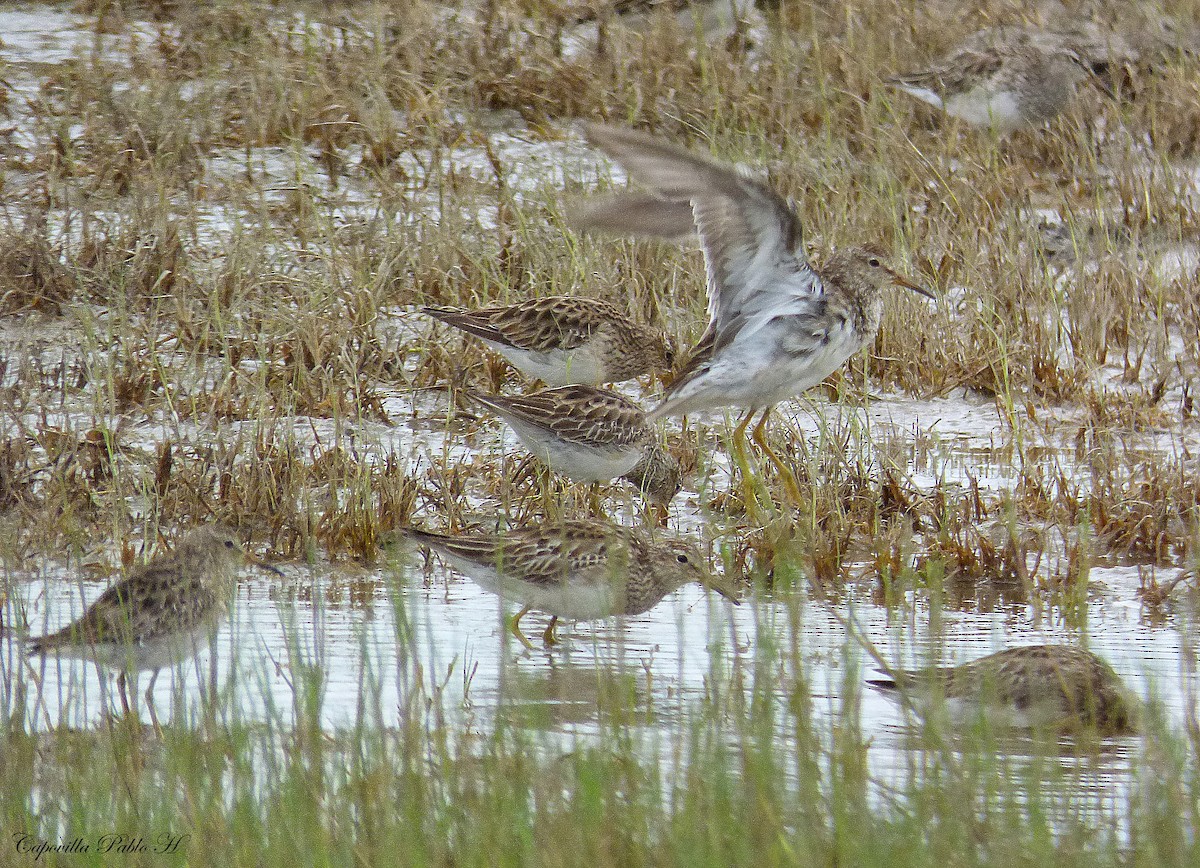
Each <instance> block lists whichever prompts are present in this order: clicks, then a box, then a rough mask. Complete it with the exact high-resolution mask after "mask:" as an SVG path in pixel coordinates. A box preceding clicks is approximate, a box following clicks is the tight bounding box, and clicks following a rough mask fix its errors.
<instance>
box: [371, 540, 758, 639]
mask: <svg viewBox="0 0 1200 868" xmlns="http://www.w3.org/2000/svg"><path fill="white" fill-rule="evenodd" d="M396 537H403V538H407V539H411V540H412V541H414V542H416V543H417V544H419V545H422V546H425V547H427V548H429V549H431V550H433V551H435V552H437V553H438V555H439V556H441V557H442V558H443V559H444V560H445V561H446V562H447V563H449V564H450V565H451V566H452V567H454V568H455V569H456V570H459V571H460V572H462V573H464V574H466V575H467V576H469V577H470V578H472V579H473V580H474V581H475V582H476V584H478V585H479V586H480V587H481V588H483V589H484V590H485V591H490V592H492V593H493V594H498V595H499V596H500V597H501V598H502V599H504V600H513V601H514V602H518V603H520V604H522V608H521V611H520V612H518V613H517V615H516V616H515V617H513V618H512V619H511V621H509V630H510V631H511V632H512V634H513V635H514V636H516V637H517V639H518V640H519V641H520V642H521V644H522V645H524V646H525V647H526V648H529V649H531V650H532V647H533V646H532V645H531V643H530V642H529V640H528V639H527V638H525V634H524V633H522V632H521V618H523V617H524V616H525V614H526V613H527V612H529V611H531V610H533V609H537V610H538V611H541V612H547V613H549V614H550V623H549V625H548V626H547V627H546V630H545V632H544V633H543V634H542V640H543V641H544V642H545V644H547V645H553V644H554V643H555V642H556V641H557V640H556V639H555V636H554V627H555V625H556V624H557V623H558V619H559V618H572V619H575V620H580V621H587V620H592V619H594V618H607V617H609V616H610V615H640V614H641V613H643V612H647V611H649V610H650V609H652V608H654V607H655V606H657V605H658V604H659V603H660V602H661V601H662V599H663V597H665V596H666V595H667V594H669V593H671V592H672V591H675V590H676V589H678V588H681V587H683V586H684V585H686V584H688V583H689V582H698V583H700V584H701V585H703V586H704V587H706V588H711V589H712V590H715V591H717V592H718V593H720V594H722V595H723V596H725V597H728V598H729V599H730V600H732V601H733V602H734V603H737V602H738V597H737V592H736V591H735V590H734V589H733V588H731V587H729V586H728V585H726V584H725V583H724V582H723V581H722V580H720V579H719V578H717V577H715V576H713V575H711V574H710V573H709V571H708V569H707V566H706V564H705V562H704V559H703V557H702V556H701V554H700V552H699V550H698V549H697V548H696V547H695V546H694V545H692V544H691V543H688V542H684V541H683V540H678V539H670V538H665V539H658V540H652V539H650V537H648V536H647V535H645V534H644V533H642V532H641V531H638V530H635V529H633V528H627V527H617V526H613V525H607V524H603V523H601V522H596V521H574V520H573V521H563V522H557V523H550V524H544V525H541V526H537V527H523V528H515V529H513V530H509V531H507V532H505V533H504V534H503V535H500V536H493V535H476V534H458V535H449V534H439V533H430V532H429V531H424V530H419V529H417V528H402V529H399V530H397V531H394V532H393V533H392V534H391V535H390V536H389V537H386V538H385V539H384V540H383V544H384V545H385V546H386V545H389V544H390V543H391V542H393V541H394V540H395V538H396Z"/></svg>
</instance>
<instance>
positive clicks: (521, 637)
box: [508, 606, 533, 651]
mask: <svg viewBox="0 0 1200 868" xmlns="http://www.w3.org/2000/svg"><path fill="white" fill-rule="evenodd" d="M532 608H533V607H532V606H526V607H525V608H524V609H522V610H521V611H519V612H517V614H515V615H513V618H512V620H511V621H509V623H508V631H509V632H510V633H512V634H513V635H514V636H516V637H517V641H518V642H520V643H521V644H522V645H524V646H525V647H526V648H528V649H529V650H530V651H532V650H533V643H532V642H530V641H529V640H528V639H526V638H525V634H524V633H522V632H521V619H522V618H524V617H525V615H526V614H527V613H528V612H529V610H530V609H532Z"/></svg>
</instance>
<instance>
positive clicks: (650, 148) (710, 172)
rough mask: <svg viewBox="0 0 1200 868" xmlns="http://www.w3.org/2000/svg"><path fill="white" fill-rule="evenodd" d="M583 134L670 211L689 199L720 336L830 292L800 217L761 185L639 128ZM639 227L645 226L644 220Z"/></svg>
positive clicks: (609, 212) (593, 127) (597, 128)
mask: <svg viewBox="0 0 1200 868" xmlns="http://www.w3.org/2000/svg"><path fill="white" fill-rule="evenodd" d="M583 132H584V135H585V136H586V137H587V139H588V141H589V142H591V143H592V144H593V145H595V146H596V147H597V148H599V149H600V150H602V151H604V153H605V154H607V155H608V156H609V157H611V158H612V159H613V160H615V161H616V162H617V163H619V164H620V165H621V166H622V167H623V168H624V169H625V171H626V172H627V173H628V174H629V176H630V177H631V178H633V179H634V180H635V181H637V182H639V183H641V184H644V185H646V186H647V187H649V188H650V189H651V190H652V191H653V192H654V193H655V194H656V195H657V196H659V197H660V198H662V199H663V200H665V201H666V202H667V203H674V207H671V206H670V205H664V206H662V207H661V209H660V210H661V212H662V213H663V214H664V215H667V216H671V215H675V214H678V207H679V203H682V202H687V203H689V204H690V206H691V208H692V215H693V220H694V222H695V226H696V231H697V232H698V233H699V235H700V240H701V243H702V245H703V248H704V259H705V265H706V270H707V277H708V295H709V298H708V313H709V319H710V321H711V322H712V324H713V325H714V327H715V328H716V330H717V332H718V333H720V332H723V331H725V330H726V329H727V328H728V327H729V326H730V324H731V323H732V322H733V321H734V320H736V319H738V318H739V317H744V316H750V315H753V314H754V313H755V312H758V311H761V310H763V309H765V308H772V307H775V306H777V305H778V304H779V302H780V300H781V299H783V298H794V297H796V296H798V295H799V296H803V295H810V294H818V295H819V294H821V293H822V292H823V291H824V290H823V287H822V285H821V281H820V279H819V278H818V277H817V274H816V272H815V271H814V270H813V268H812V266H811V264H810V263H809V262H808V260H807V258H806V257H805V255H804V250H803V231H802V227H801V224H800V219H799V218H798V217H797V216H796V213H795V212H794V211H793V210H792V209H791V207H790V206H789V205H788V203H787V202H786V201H785V200H784V199H783V197H782V196H780V195H779V194H778V193H776V192H775V191H774V190H772V189H771V188H770V187H769V186H767V185H766V184H764V183H763V182H761V181H758V180H756V179H754V178H750V177H747V176H746V175H744V174H742V173H741V172H739V171H737V170H736V169H734V168H732V167H730V166H726V165H724V164H722V163H719V162H717V161H715V160H711V159H709V158H707V157H702V156H699V155H696V154H693V153H691V152H689V151H687V150H684V149H683V148H679V147H676V146H675V145H672V144H668V143H666V142H663V141H660V140H658V139H655V138H653V137H652V136H648V135H646V134H644V133H640V132H636V131H634V130H625V129H618V128H614V127H608V126H604V125H601V124H593V123H587V124H584V125H583ZM613 201H614V200H611V199H610V200H608V203H609V205H608V206H606V208H605V209H604V211H603V214H604V216H605V218H606V221H607V222H606V223H605V224H604V225H603V228H607V229H612V228H615V221H614V220H613V219H612V218H613V216H614V211H613V209H612V208H611V203H612V202H613ZM641 201H644V199H643V200H641ZM585 217H586V215H585ZM633 225H634V228H638V227H639V226H640V227H644V221H640V222H635V223H634V224H633ZM664 226H666V227H667V228H668V229H670V230H672V231H674V230H675V229H677V228H678V220H677V219H664ZM651 234H656V233H651Z"/></svg>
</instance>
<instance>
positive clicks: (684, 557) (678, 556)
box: [675, 555, 688, 564]
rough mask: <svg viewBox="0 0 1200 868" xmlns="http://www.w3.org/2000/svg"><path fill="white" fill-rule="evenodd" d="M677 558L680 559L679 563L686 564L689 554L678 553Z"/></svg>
mask: <svg viewBox="0 0 1200 868" xmlns="http://www.w3.org/2000/svg"><path fill="white" fill-rule="evenodd" d="M675 560H677V561H679V563H681V564H686V563H687V562H688V556H687V555H676V556H675Z"/></svg>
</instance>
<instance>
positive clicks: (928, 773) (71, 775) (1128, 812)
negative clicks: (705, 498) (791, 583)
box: [0, 595, 1196, 866]
mask: <svg viewBox="0 0 1200 868" xmlns="http://www.w3.org/2000/svg"><path fill="white" fill-rule="evenodd" d="M404 599H405V597H404V595H397V596H394V597H393V598H392V606H393V607H394V608H395V615H396V618H395V624H396V634H395V641H396V642H397V645H398V647H399V648H400V649H401V653H400V654H399V657H398V659H399V666H398V668H397V669H395V670H384V669H380V668H379V667H378V665H377V663H375V662H373V661H374V660H375V658H374V657H373V656H372V655H371V654H369V653H364V654H363V656H362V658H361V672H360V675H359V690H358V693H357V696H358V700H357V706H356V707H355V708H354V709H353V710H352V711H350V712H349V713H343V714H341V718H342V719H343V721H344V722H343V723H342V724H340V725H338V726H337V727H335V728H332V729H331V728H330V727H329V725H328V723H327V722H325V719H324V714H325V712H326V705H327V703H328V701H329V700H328V699H327V697H326V685H325V677H326V676H325V673H326V672H327V671H328V667H329V665H330V661H329V660H328V659H327V656H326V652H325V651H323V650H322V640H321V636H322V633H323V628H322V626H321V624H320V623H319V620H320V619H319V618H318V622H317V623H314V624H308V623H304V622H303V621H301V620H299V619H297V618H295V617H294V616H293V615H287V614H285V618H284V620H285V622H286V623H285V632H286V634H287V636H288V640H287V650H286V654H285V657H284V658H282V659H280V660H278V661H274V662H271V661H268V660H266V659H262V660H249V659H243V660H242V661H240V662H239V663H237V664H236V668H237V669H238V671H239V678H240V679H241V681H242V682H243V683H245V684H250V685H255V684H257V685H261V687H260V688H259V689H260V690H261V699H259V700H256V701H254V702H253V703H252V704H253V705H254V706H257V707H258V708H259V709H260V710H259V711H258V712H255V713H254V714H252V715H251V714H248V713H247V712H246V710H245V706H244V705H243V704H240V703H239V702H238V700H237V699H236V698H235V697H234V696H233V693H232V691H231V690H229V689H227V688H228V684H226V685H221V686H219V687H218V689H217V690H216V691H215V692H213V693H211V694H210V696H209V698H208V699H207V700H204V701H200V702H199V703H195V702H194V701H185V699H184V697H182V696H179V697H177V700H176V705H175V709H174V712H173V720H172V722H171V723H170V724H168V725H167V727H166V728H165V731H164V734H163V736H162V738H161V739H159V738H157V737H155V736H154V735H153V734H152V733H151V732H150V730H149V729H148V728H138V727H135V726H133V725H131V723H130V722H129V721H128V720H118V721H113V722H111V723H109V724H102V725H100V726H97V727H92V728H89V729H87V730H71V729H66V728H62V729H55V730H51V731H44V730H43V731H35V730H34V729H26V728H25V727H23V726H9V727H7V728H6V729H5V730H4V732H3V736H2V738H3V743H2V747H3V755H4V758H5V774H4V776H3V780H2V783H0V794H2V795H0V806H2V808H0V810H2V811H3V822H4V826H5V829H6V831H8V832H10V833H19V834H25V835H28V836H30V841H38V840H45V841H50V842H69V841H72V840H75V839H76V838H82V839H84V840H85V841H86V842H88V843H89V844H90V845H91V846H92V852H91V853H89V854H85V855H67V854H54V853H49V854H46V855H43V856H42V858H41V860H38V861H40V862H44V863H45V864H50V865H66V864H94V865H105V864H111V862H112V860H113V859H115V858H117V857H116V855H115V854H114V853H111V852H110V853H99V852H97V847H98V846H100V843H99V841H98V839H99V836H100V835H103V834H122V835H125V836H127V837H126V840H128V839H129V838H132V837H140V838H142V839H143V840H144V841H145V843H146V846H147V848H148V849H147V851H146V852H140V853H138V852H134V853H131V854H128V855H126V856H122V857H121V858H124V859H127V860H128V861H129V862H130V864H144V865H151V864H153V865H158V864H180V865H182V864H188V865H230V864H233V865H242V864H262V865H275V864H289V863H294V862H296V861H301V862H303V863H304V864H337V865H340V864H384V863H388V862H395V861H396V860H397V859H399V861H401V862H402V863H404V864H445V863H453V864H497V863H501V864H529V863H536V864H563V865H580V864H602V865H628V864H680V865H684V864H686V865H694V864H713V865H716V864H750V863H753V864H794V863H796V862H801V863H804V864H822V865H824V864H854V865H896V864H899V865H914V866H916V865H927V864H930V862H933V861H936V860H942V861H946V862H947V863H948V864H981V865H982V864H995V865H1008V864H1029V865H1035V864H1045V863H1046V861H1048V860H1051V859H1053V860H1054V861H1055V864H1066V865H1084V864H1102V865H1110V864H1111V865H1117V864H1131V863H1133V864H1160V865H1186V864H1191V862H1192V861H1193V860H1194V859H1195V856H1196V853H1195V846H1196V844H1195V840H1194V837H1193V836H1192V835H1191V834H1190V832H1189V831H1188V830H1189V829H1191V828H1194V823H1195V816H1194V812H1195V805H1196V797H1195V785H1196V784H1195V778H1194V765H1193V760H1192V759H1191V757H1194V756H1195V745H1194V743H1193V742H1192V740H1191V738H1192V737H1191V736H1189V735H1187V734H1185V733H1184V732H1181V731H1180V730H1178V729H1177V728H1175V727H1173V726H1172V725H1170V724H1169V723H1167V721H1166V720H1165V719H1164V718H1162V717H1161V716H1160V715H1158V714H1156V713H1155V712H1154V709H1155V708H1156V707H1155V706H1153V705H1152V706H1151V707H1150V711H1151V713H1150V714H1149V717H1148V728H1147V732H1146V735H1145V736H1144V738H1142V739H1137V740H1129V741H1124V742H1119V743H1115V744H1114V743H1105V744H1101V743H1095V742H1089V741H1088V740H1087V739H1081V740H1079V741H1074V742H1071V741H1063V742H1060V741H1057V740H1055V739H1053V738H1046V737H1027V736H1014V735H1013V734H1011V733H1005V732H1000V731H993V730H991V729H989V728H988V727H987V725H986V722H985V721H982V720H981V721H980V723H979V725H977V726H975V727H969V728H967V729H965V730H963V729H959V728H955V727H951V726H949V724H948V723H947V722H946V721H945V720H943V718H942V716H941V715H939V714H932V715H930V716H929V717H928V718H927V719H925V720H923V721H922V720H921V719H919V718H914V719H913V724H912V726H911V727H910V728H908V729H902V730H900V731H899V732H898V733H897V732H893V733H890V734H885V733H874V734H872V733H869V732H865V731H864V730H863V729H862V727H861V725H860V722H859V721H860V710H859V706H860V693H859V691H860V686H859V685H860V684H861V673H860V671H859V669H858V667H857V666H856V665H854V662H853V660H854V659H855V657H854V655H849V654H847V655H845V656H844V657H843V659H842V661H841V662H842V666H841V667H840V675H833V676H832V677H833V679H834V682H835V683H833V684H829V685H824V684H819V683H814V682H813V678H812V669H811V667H809V666H807V665H805V664H804V663H803V662H802V660H803V658H804V655H803V653H802V651H801V648H800V646H799V637H800V635H801V634H802V632H803V630H804V619H805V615H804V613H803V610H802V607H798V606H796V605H794V604H792V605H785V606H783V607H781V609H780V610H778V615H777V616H775V617H776V618H777V620H778V623H775V624H773V629H770V630H760V631H759V632H758V640H757V642H756V643H755V645H754V647H752V648H750V649H747V650H746V651H745V652H740V653H735V654H733V655H732V657H731V656H730V655H728V654H726V653H723V652H716V653H714V654H713V656H712V660H711V663H710V667H709V671H708V672H707V674H706V676H705V678H704V682H705V688H704V690H703V692H702V693H701V694H700V695H695V696H690V697H688V698H686V699H681V700H679V701H678V703H676V702H675V701H670V702H668V703H666V704H665V705H664V704H663V703H662V700H661V698H659V699H656V698H654V691H653V689H652V688H651V687H650V685H649V684H648V683H646V680H647V678H649V677H650V675H649V672H650V670H648V669H644V668H643V667H642V666H641V665H639V664H637V663H634V662H632V661H631V662H629V663H626V664H621V663H619V662H616V661H609V662H608V663H607V664H605V665H603V666H599V667H588V666H582V667H566V668H565V669H564V670H563V671H562V672H555V671H554V670H551V671H549V672H544V673H541V674H537V673H525V672H523V670H522V668H521V667H519V666H513V668H512V669H511V671H510V672H509V674H508V676H507V678H506V680H503V681H502V682H501V685H500V691H499V694H498V696H497V697H496V698H495V700H490V699H489V700H487V701H486V702H485V703H484V705H485V706H486V707H487V708H490V709H491V710H490V711H486V712H485V713H484V714H483V716H478V715H477V714H476V712H477V711H478V710H480V708H481V706H479V705H477V704H476V702H477V700H476V699H474V698H472V696H471V691H472V688H471V684H470V679H469V677H468V676H466V675H463V676H461V677H462V678H463V683H464V690H465V693H464V694H463V696H462V698H461V699H459V698H454V697H455V696H456V691H454V690H450V691H447V690H446V687H447V684H448V682H449V681H450V680H451V679H455V678H459V677H460V676H459V675H458V674H457V673H455V672H453V671H451V672H447V673H437V672H432V671H427V670H425V669H424V664H423V662H422V655H421V654H420V653H419V645H420V641H421V640H420V639H419V638H418V637H419V635H420V634H421V632H422V627H421V625H420V624H419V623H414V622H412V621H411V620H410V617H409V615H408V614H406V611H405V603H404ZM316 602H317V603H318V605H317V606H316V610H319V609H320V601H316ZM376 604H377V605H380V604H383V605H386V603H384V602H382V601H377V602H376ZM285 611H287V610H285ZM299 611H301V610H300V609H299V607H297V608H296V609H295V612H296V613H298V612H299ZM363 647H364V649H366V648H367V644H366V643H365V642H364V646H363ZM276 663H279V664H282V665H283V667H284V671H285V672H286V673H287V674H286V678H287V680H288V685H289V687H290V695H291V701H290V702H282V703H281V702H277V701H276V700H274V699H272V698H271V697H272V695H273V694H272V693H271V691H270V690H269V688H268V687H267V684H268V682H270V681H271V680H273V679H277V678H278V674H277V671H276V670H275V668H274V667H275V664H276ZM826 671H827V672H835V671H836V670H826ZM387 681H394V682H395V686H396V688H397V693H396V694H395V695H398V696H399V697H400V700H399V702H400V705H399V708H396V709H390V708H385V707H383V705H382V702H383V700H382V699H381V697H382V696H383V695H384V693H385V691H384V690H383V689H382V688H383V686H384V684H385V683H386V682H387ZM8 683H9V684H11V683H12V682H11V681H9V682H8ZM251 689H252V692H253V690H254V688H251ZM274 695H276V696H277V695H278V694H274ZM581 698H582V699H581ZM11 703H12V697H11V696H6V697H5V701H4V707H3V709H0V711H2V712H3V714H4V715H5V718H6V719H10V720H11V719H12V714H13V712H14V711H15V707H14V706H13V705H12V704H11ZM581 703H582V705H583V706H586V707H581ZM575 714H579V715H580V716H579V718H578V720H579V721H580V723H581V726H580V727H579V728H578V729H576V730H574V731H572V729H571V728H570V727H569V726H568V727H564V723H566V722H569V721H571V720H574V719H575V718H574V717H573V715H575ZM660 714H662V715H665V717H666V718H667V719H666V720H665V721H664V720H658V719H657V717H658V715H660ZM388 721H391V722H390V723H389V722H388ZM397 721H398V722H397ZM664 727H665V728H666V730H669V731H670V732H671V733H672V735H671V736H670V737H666V736H665V734H664ZM572 733H573V734H572ZM880 737H886V738H889V739H899V741H900V744H901V747H900V750H899V751H898V752H897V753H896V754H895V763H896V764H897V765H896V767H894V768H891V769H888V770H886V771H882V772H881V771H880V770H878V768H876V767H872V766H871V764H869V763H868V761H867V755H868V751H871V750H877V749H878V748H876V747H873V746H872V744H873V742H874V741H876V740H877V739H878V738H880ZM1114 751H1115V752H1117V754H1118V756H1117V758H1116V759H1114V758H1113V756H1112V755H1113V752H1114ZM1121 754H1125V757H1124V758H1121V756H1120V755H1121ZM1113 769H1117V770H1118V771H1116V772H1114V771H1113ZM180 834H183V835H187V836H189V837H187V838H186V839H185V840H184V841H183V842H182V843H181V845H180V849H179V851H178V852H176V853H165V854H164V853H158V852H155V851H154V850H153V849H150V848H153V847H154V846H155V845H156V844H158V843H159V842H160V841H161V840H167V838H162V837H161V836H169V835H180ZM11 845H12V842H6V847H9V855H10V856H11V855H14V854H16V851H15V850H13V849H12V848H11ZM20 855H21V859H22V861H17V862H13V863H10V864H34V862H35V860H34V858H33V855H32V854H20ZM6 858H8V857H7V856H6Z"/></svg>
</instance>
